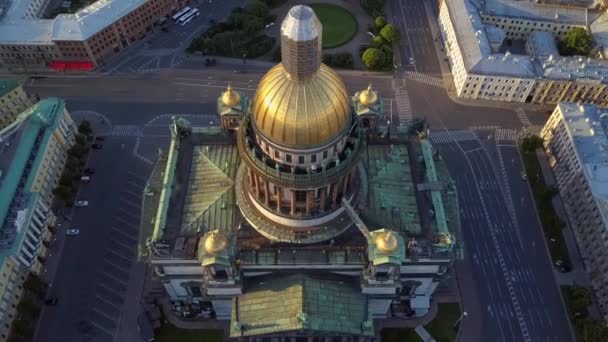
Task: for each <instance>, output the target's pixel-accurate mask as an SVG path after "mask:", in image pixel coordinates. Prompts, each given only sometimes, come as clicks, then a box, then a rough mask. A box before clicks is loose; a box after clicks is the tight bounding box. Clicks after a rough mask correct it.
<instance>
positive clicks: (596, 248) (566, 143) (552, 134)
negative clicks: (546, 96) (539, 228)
mask: <svg viewBox="0 0 608 342" xmlns="http://www.w3.org/2000/svg"><path fill="white" fill-rule="evenodd" d="M607 128H608V112H604V111H603V110H601V109H599V108H598V107H597V106H594V105H583V104H576V103H560V104H559V105H558V106H557V107H556V108H555V111H554V112H553V114H552V115H551V117H550V118H549V120H548V121H547V123H546V124H545V126H544V127H543V129H542V131H541V137H542V139H543V145H544V147H545V151H546V153H547V156H548V157H549V163H550V166H551V169H552V170H553V174H554V176H555V180H556V182H557V186H558V189H559V193H560V196H561V198H562V200H563V203H564V207H565V209H566V212H567V214H568V218H569V221H570V226H571V227H572V229H573V231H574V235H575V237H576V240H577V243H578V247H579V250H580V251H581V254H582V255H583V260H584V262H585V266H586V270H587V272H588V273H589V275H590V278H591V283H592V285H593V290H594V293H595V296H596V298H597V299H598V301H599V305H600V310H601V311H602V315H603V317H604V319H608V288H607V287H606V284H608V252H607V251H606V241H608V211H607V210H606V208H607V207H606V204H607V203H608V178H607V177H608V135H607V131H606V129H607Z"/></svg>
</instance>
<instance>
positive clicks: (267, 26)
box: [264, 23, 274, 28]
mask: <svg viewBox="0 0 608 342" xmlns="http://www.w3.org/2000/svg"><path fill="white" fill-rule="evenodd" d="M273 26H274V23H269V24H266V26H264V28H269V27H273Z"/></svg>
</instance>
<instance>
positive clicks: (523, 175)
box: [521, 171, 528, 180]
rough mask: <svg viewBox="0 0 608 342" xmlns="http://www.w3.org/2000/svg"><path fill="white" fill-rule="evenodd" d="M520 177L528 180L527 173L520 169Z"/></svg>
mask: <svg viewBox="0 0 608 342" xmlns="http://www.w3.org/2000/svg"><path fill="white" fill-rule="evenodd" d="M521 179H522V180H528V175H527V174H526V172H525V171H522V172H521Z"/></svg>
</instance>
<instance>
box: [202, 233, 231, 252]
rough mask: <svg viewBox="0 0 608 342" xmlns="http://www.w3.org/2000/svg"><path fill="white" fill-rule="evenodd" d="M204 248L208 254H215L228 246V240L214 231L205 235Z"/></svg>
mask: <svg viewBox="0 0 608 342" xmlns="http://www.w3.org/2000/svg"><path fill="white" fill-rule="evenodd" d="M204 239H205V243H204V248H205V252H207V253H208V254H217V253H219V252H221V251H223V250H224V249H226V247H227V246H228V240H226V238H225V237H224V235H222V234H220V233H216V232H211V233H208V234H206V235H205V237H204Z"/></svg>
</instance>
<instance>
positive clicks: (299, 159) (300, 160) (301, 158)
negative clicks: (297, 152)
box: [298, 156, 304, 164]
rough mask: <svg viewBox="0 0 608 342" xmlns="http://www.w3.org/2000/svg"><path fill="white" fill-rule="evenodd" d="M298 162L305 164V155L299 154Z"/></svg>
mask: <svg viewBox="0 0 608 342" xmlns="http://www.w3.org/2000/svg"><path fill="white" fill-rule="evenodd" d="M298 163H300V164H304V156H298Z"/></svg>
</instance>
